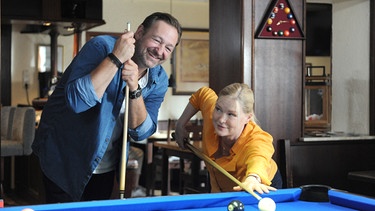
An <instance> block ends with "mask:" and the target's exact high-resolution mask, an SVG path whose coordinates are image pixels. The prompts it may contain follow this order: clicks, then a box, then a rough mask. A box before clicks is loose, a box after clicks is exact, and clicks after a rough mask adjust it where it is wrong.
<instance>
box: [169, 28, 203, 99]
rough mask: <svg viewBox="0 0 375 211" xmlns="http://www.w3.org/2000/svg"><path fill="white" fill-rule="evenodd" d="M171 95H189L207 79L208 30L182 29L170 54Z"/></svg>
mask: <svg viewBox="0 0 375 211" xmlns="http://www.w3.org/2000/svg"><path fill="white" fill-rule="evenodd" d="M171 80H172V82H170V86H172V87H173V92H172V94H173V95H190V94H192V93H194V92H195V91H196V90H198V89H199V88H201V87H203V86H208V85H209V84H208V81H209V31H208V30H207V29H183V32H182V37H181V41H180V43H179V45H178V46H177V47H176V48H175V50H174V53H173V56H172V76H171V79H170V81H171Z"/></svg>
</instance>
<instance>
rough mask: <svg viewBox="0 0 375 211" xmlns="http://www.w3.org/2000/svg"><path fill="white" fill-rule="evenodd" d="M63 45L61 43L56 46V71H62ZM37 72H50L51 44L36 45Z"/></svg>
mask: <svg viewBox="0 0 375 211" xmlns="http://www.w3.org/2000/svg"><path fill="white" fill-rule="evenodd" d="M63 56H64V47H63V46H62V45H59V46H57V72H58V73H62V72H63V71H64V69H63V68H64V66H63ZM37 63H38V64H37V65H38V72H40V73H44V72H50V71H51V46H49V45H38V61H37Z"/></svg>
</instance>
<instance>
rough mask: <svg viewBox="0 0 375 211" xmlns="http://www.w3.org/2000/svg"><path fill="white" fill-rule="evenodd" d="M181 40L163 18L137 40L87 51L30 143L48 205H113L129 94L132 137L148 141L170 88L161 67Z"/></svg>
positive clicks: (94, 45)
mask: <svg viewBox="0 0 375 211" xmlns="http://www.w3.org/2000/svg"><path fill="white" fill-rule="evenodd" d="M180 38H181V26H180V24H179V22H178V21H177V20H176V19H175V18H174V17H172V16H171V15H169V14H166V13H159V12H158V13H154V14H151V15H150V16H148V17H147V18H146V19H145V20H144V21H143V23H142V24H141V25H140V26H139V27H138V28H137V30H136V31H135V32H134V33H133V32H130V31H126V32H125V33H123V34H122V35H121V36H120V37H118V38H116V37H112V36H97V37H94V38H93V39H91V40H90V41H88V42H87V43H86V44H85V45H84V46H83V48H82V49H81V51H80V52H79V53H78V54H77V56H76V57H75V58H74V59H73V61H72V62H71V64H70V65H69V66H68V68H67V69H66V71H65V72H64V74H63V76H62V78H61V80H60V81H59V84H58V85H57V86H56V88H55V90H54V92H53V94H52V95H51V96H50V97H49V99H48V102H47V105H46V106H45V107H44V109H43V114H42V117H41V121H40V124H39V127H38V131H37V134H36V138H35V141H34V143H33V150H34V153H35V154H36V155H37V156H38V157H39V161H40V166H41V169H42V171H43V174H44V183H45V187H46V202H47V203H57V202H70V201H86V200H100V199H109V198H110V196H111V192H112V187H113V178H114V175H115V170H116V169H117V168H118V166H119V165H118V163H119V158H120V157H121V156H120V155H121V143H122V138H121V137H122V132H123V131H122V130H123V129H122V128H123V126H122V125H123V121H124V120H123V117H124V115H123V111H124V106H123V105H124V98H125V93H124V92H125V91H124V90H125V86H128V88H129V99H125V100H129V104H128V107H129V108H128V110H129V120H128V126H129V130H128V135H129V136H130V137H131V138H132V139H133V140H135V141H137V140H143V139H146V138H148V137H149V136H150V135H152V134H153V133H154V132H155V131H156V127H157V116H158V113H159V108H160V105H161V103H162V101H163V99H164V96H165V93H166V91H167V88H168V76H167V74H166V72H165V70H164V69H163V67H162V66H161V64H162V63H163V62H165V61H166V60H167V59H168V58H169V57H170V56H171V54H172V52H173V50H174V48H175V47H176V46H177V45H178V43H179V41H180ZM120 111H121V112H120Z"/></svg>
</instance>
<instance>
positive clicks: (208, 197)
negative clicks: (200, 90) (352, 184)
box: [0, 188, 375, 211]
mask: <svg viewBox="0 0 375 211" xmlns="http://www.w3.org/2000/svg"><path fill="white" fill-rule="evenodd" d="M301 192H302V189H301V188H291V189H280V190H278V191H274V192H271V193H269V194H263V195H261V196H262V197H270V198H272V199H273V200H274V201H275V202H276V210H277V211H280V210H288V211H293V210H299V211H300V210H314V211H320V210H321V211H323V210H324V211H329V210H340V211H343V210H344V211H345V210H362V211H366V210H375V199H374V198H367V197H364V196H359V195H354V194H350V193H347V192H343V191H339V190H334V189H330V190H327V192H326V195H327V199H328V201H326V202H316V201H315V202H311V201H302V200H300V196H301ZM234 199H237V200H240V201H242V202H243V203H244V205H245V211H249V210H258V201H257V199H255V198H254V197H253V196H251V195H250V194H248V193H246V192H229V193H211V194H210V193H208V194H206V193H205V194H188V195H179V196H155V197H147V198H129V199H116V200H104V201H91V202H74V203H61V204H46V205H33V206H28V207H21V206H18V207H5V208H2V209H0V210H2V211H10V210H17V211H22V210H23V209H25V208H30V209H32V210H35V211H36V210H77V211H83V210H90V211H93V210H136V211H145V210H215V211H218V210H219V211H220V210H223V211H226V210H227V205H228V203H230V202H231V201H232V200H234Z"/></svg>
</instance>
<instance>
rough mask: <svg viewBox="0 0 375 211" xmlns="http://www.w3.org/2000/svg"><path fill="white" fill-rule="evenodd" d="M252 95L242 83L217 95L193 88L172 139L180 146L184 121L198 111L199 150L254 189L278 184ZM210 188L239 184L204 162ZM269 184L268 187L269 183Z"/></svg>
mask: <svg viewBox="0 0 375 211" xmlns="http://www.w3.org/2000/svg"><path fill="white" fill-rule="evenodd" d="M253 107H254V95H253V92H252V90H251V89H250V88H249V86H248V85H246V84H240V83H234V84H231V85H228V86H226V87H225V88H224V89H223V90H221V91H220V93H219V96H217V95H216V93H215V92H214V91H213V90H212V89H210V88H208V87H203V88H201V89H199V90H198V91H197V92H195V93H194V94H193V95H192V96H191V98H190V100H189V103H188V105H187V106H186V108H185V110H184V112H183V113H182V115H181V117H180V118H179V120H178V121H177V123H176V134H175V135H176V141H177V144H178V145H179V146H180V147H181V148H185V147H184V140H187V138H188V133H187V131H186V130H185V125H186V124H187V123H188V122H189V121H190V118H191V117H192V116H194V115H195V114H196V113H197V112H198V111H201V113H202V116H203V136H202V141H203V153H204V154H206V155H207V156H208V157H210V158H211V159H212V160H214V161H215V162H216V163H217V164H219V165H220V166H221V167H223V168H224V169H225V170H226V171H228V172H229V173H230V174H232V175H233V176H234V177H235V178H237V179H238V180H239V181H241V182H242V183H243V184H244V185H245V186H248V187H249V188H250V189H251V190H255V191H257V192H258V193H264V192H265V193H268V192H269V190H276V188H281V187H282V180H281V176H280V173H279V172H278V169H277V164H276V163H275V161H274V160H273V159H272V155H273V153H274V151H275V150H274V147H273V144H272V141H273V138H272V136H271V135H270V134H268V133H267V132H265V131H263V130H262V129H261V128H260V127H259V126H258V125H257V123H256V121H255V119H256V118H255V115H254V110H253ZM206 166H207V169H208V172H209V174H210V182H211V192H228V191H233V190H234V191H240V190H242V188H241V187H239V186H236V183H234V182H233V181H231V180H230V179H229V178H227V177H226V176H225V175H224V174H222V173H221V172H219V171H218V170H216V169H215V168H214V167H212V166H210V165H209V164H207V163H206ZM271 185H272V187H271Z"/></svg>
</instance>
